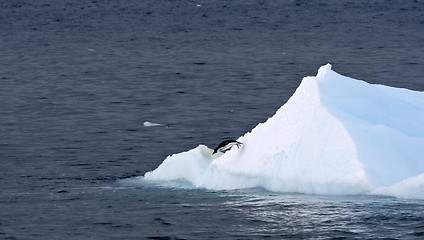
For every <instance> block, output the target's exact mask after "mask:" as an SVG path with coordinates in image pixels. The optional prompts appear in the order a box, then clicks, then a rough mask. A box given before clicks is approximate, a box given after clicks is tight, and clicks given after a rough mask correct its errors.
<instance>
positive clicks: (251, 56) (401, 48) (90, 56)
mask: <svg viewBox="0 0 424 240" xmlns="http://www.w3.org/2000/svg"><path fill="white" fill-rule="evenodd" d="M423 53H424V2H423V1H420V0H415V1H410V0H405V1H400V0H399V1H368V0H366V1H365V0H363V1H335V0H328V1H316V0H312V1H290V0H285V1H253V0H252V1H250V0H248V1H241V0H238V1H211V0H203V1H201V0H199V1H197V0H193V1H161V0H157V1H153V0H151V1H128V0H127V1H125V0H123V1H97V0H93V1H76V0H69V1H25V0H24V1H2V2H1V3H0V81H1V88H0V103H1V104H0V164H1V165H0V166H1V167H0V191H1V195H0V209H1V211H0V238H3V239H89V238H91V239H145V238H151V239H262V238H269V239H287V238H292V239H301V238H307V239H343V238H346V239H352V238H357V239H366V238H369V239H376V238H389V239H422V238H423V237H424V202H423V201H420V200H402V199H396V198H389V197H378V196H339V197H335V196H309V195H299V194H279V193H271V192H266V191H264V190H261V189H248V190H239V191H218V192H215V191H208V190H204V189H181V188H174V187H172V186H169V187H160V186H154V185H145V184H137V183H136V182H135V181H133V180H132V179H133V178H130V177H132V176H141V175H143V174H144V173H145V172H147V171H150V170H153V169H155V168H156V167H157V166H158V165H159V164H160V163H161V162H162V161H163V159H164V158H165V157H166V156H167V155H170V154H173V153H178V152H182V151H186V150H189V149H192V148H194V147H196V146H197V145H198V144H200V143H201V144H206V145H208V146H210V147H213V146H215V145H216V144H217V143H218V142H220V140H222V139H224V138H237V137H238V136H240V135H242V134H244V133H245V132H248V131H250V130H251V129H252V128H253V127H254V126H256V125H257V124H258V123H260V122H264V121H265V120H266V119H267V118H269V117H271V116H272V115H273V114H274V113H275V111H276V110H277V109H278V108H279V107H280V106H281V105H283V104H284V103H285V102H286V101H287V99H288V98H289V97H290V96H291V95H292V94H293V92H294V91H295V89H296V88H297V86H298V85H299V83H300V81H301V80H302V78H303V77H304V76H308V75H309V76H310V75H316V72H317V70H318V68H319V67H320V66H321V65H324V64H326V63H328V62H329V63H331V64H332V65H333V69H334V70H335V71H337V72H339V73H341V74H343V75H346V76H349V77H353V78H356V79H363V80H366V81H368V82H370V83H379V84H385V85H389V86H393V87H403V88H409V89H412V90H417V91H424V79H423V76H424V54H423ZM145 121H150V122H155V123H162V124H164V125H166V127H144V126H143V123H144V122H145Z"/></svg>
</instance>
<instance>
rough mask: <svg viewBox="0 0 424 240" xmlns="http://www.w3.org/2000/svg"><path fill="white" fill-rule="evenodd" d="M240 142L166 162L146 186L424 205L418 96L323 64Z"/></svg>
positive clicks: (423, 129) (423, 103)
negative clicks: (407, 200) (388, 198)
mask: <svg viewBox="0 0 424 240" xmlns="http://www.w3.org/2000/svg"><path fill="white" fill-rule="evenodd" d="M238 141H240V142H242V143H243V146H242V147H241V148H240V149H238V148H233V149H231V150H230V151H228V152H226V153H225V154H215V155H212V150H211V149H209V148H208V147H206V146H204V145H200V146H198V147H197V148H195V149H192V150H190V151H188V152H182V153H178V154H174V155H172V156H169V157H167V158H166V159H165V160H164V161H163V163H162V164H161V165H160V166H159V167H158V168H157V169H155V170H153V171H151V172H148V173H146V174H145V176H144V180H154V181H171V180H177V179H186V180H187V181H189V182H190V183H191V184H192V185H193V186H195V187H204V188H209V189H238V188H250V187H263V188H265V189H268V190H270V191H279V192H298V193H311V194H359V193H371V194H385V195H392V196H398V197H414V198H423V199H424V178H423V176H424V175H423V174H424V93H423V92H415V91H411V90H407V89H399V88H393V87H387V86H383V85H373V84H368V83H366V82H363V81H360V80H355V79H352V78H348V77H345V76H342V75H340V74H338V73H336V72H334V71H332V70H331V65H330V64H327V65H325V66H322V67H321V68H320V69H319V70H318V74H317V76H316V77H305V78H304V79H303V80H302V82H301V84H300V86H299V87H298V89H297V90H296V92H295V93H294V94H293V96H292V97H291V98H290V99H289V101H288V102H287V103H286V104H284V105H283V106H282V107H280V109H278V111H277V112H276V114H275V115H274V116H273V117H271V118H269V119H268V120H267V121H266V122H265V123H261V124H259V125H257V126H256V127H255V128H254V129H253V130H252V131H251V132H249V133H246V134H245V135H244V136H242V137H240V138H239V139H238Z"/></svg>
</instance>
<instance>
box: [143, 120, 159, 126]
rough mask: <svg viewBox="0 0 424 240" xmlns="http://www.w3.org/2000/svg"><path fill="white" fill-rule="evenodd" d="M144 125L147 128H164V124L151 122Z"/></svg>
mask: <svg viewBox="0 0 424 240" xmlns="http://www.w3.org/2000/svg"><path fill="white" fill-rule="evenodd" d="M143 125H144V126H145V127H159V126H163V124H160V123H152V122H149V121H145V122H144V123H143Z"/></svg>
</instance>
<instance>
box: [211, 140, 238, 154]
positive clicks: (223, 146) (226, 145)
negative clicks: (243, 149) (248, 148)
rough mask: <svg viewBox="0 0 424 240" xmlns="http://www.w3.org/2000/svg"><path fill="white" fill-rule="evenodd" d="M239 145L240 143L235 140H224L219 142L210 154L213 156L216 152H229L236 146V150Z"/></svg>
mask: <svg viewBox="0 0 424 240" xmlns="http://www.w3.org/2000/svg"><path fill="white" fill-rule="evenodd" d="M241 145H242V143H241V142H237V141H236V140H225V141H223V142H221V143H220V144H218V146H217V147H216V148H215V149H214V150H213V153H212V154H215V153H217V152H218V151H220V152H225V151H227V150H230V149H231V148H232V147H233V146H237V148H240V146H241Z"/></svg>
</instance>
